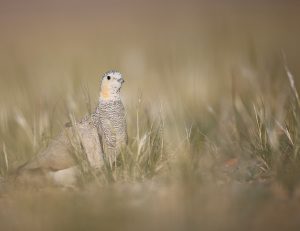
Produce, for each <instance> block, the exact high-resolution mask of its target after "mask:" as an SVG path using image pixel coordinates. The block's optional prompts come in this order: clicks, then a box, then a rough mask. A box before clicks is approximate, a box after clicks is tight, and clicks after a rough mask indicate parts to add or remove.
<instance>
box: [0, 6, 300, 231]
mask: <svg viewBox="0 0 300 231" xmlns="http://www.w3.org/2000/svg"><path fill="white" fill-rule="evenodd" d="M176 4H179V3H176ZM176 4H175V5H174V6H173V7H174V9H173V8H172V11H168V10H166V9H167V8H168V7H167V5H164V4H162V5H161V9H160V10H158V11H155V12H156V17H153V15H152V14H151V15H148V14H149V12H153V10H151V9H152V8H149V9H148V8H147V9H141V10H140V11H138V10H136V8H134V7H133V8H132V9H127V8H118V7H116V8H114V10H113V11H109V12H111V14H112V15H110V16H114V17H110V18H114V19H111V20H107V15H106V14H98V13H97V14H95V15H94V14H93V12H94V11H91V12H90V13H91V14H92V16H90V14H89V16H88V15H87V16H86V17H84V19H83V18H81V17H79V16H78V17H76V16H74V15H72V14H70V15H69V14H66V15H67V16H68V17H69V20H60V15H59V13H57V15H56V14H54V13H53V12H52V13H53V15H55V16H56V17H54V16H51V15H52V14H49V15H48V14H45V16H44V17H45V18H43V20H41V22H40V23H39V22H38V21H39V20H35V21H34V22H33V21H32V20H31V19H32V18H31V17H29V18H27V17H26V15H27V14H26V12H25V13H24V15H19V17H20V18H18V17H15V16H14V14H13V12H12V13H11V14H9V15H8V16H7V15H6V17H7V18H6V21H5V20H0V21H1V23H2V24H5V25H6V24H7V25H9V27H5V28H6V29H5V33H3V37H1V38H0V41H1V43H0V44H1V45H0V46H1V48H3V49H2V52H1V54H0V79H1V85H0V145H1V146H0V230H41V229H43V230H83V229H85V230H121V229H122V230H298V229H299V226H300V225H299V221H298V220H299V219H298V214H299V212H300V204H299V197H300V187H299V185H300V180H299V179H300V167H299V166H300V165H299V164H300V155H299V150H300V149H299V147H300V103H299V89H300V88H299V74H300V72H299V64H298V59H297V57H299V45H298V43H299V39H298V38H299V35H300V31H299V26H298V24H297V22H298V21H299V20H298V21H297V20H295V19H298V18H299V16H298V11H297V10H295V9H296V7H292V6H290V5H286V6H283V5H282V6H281V5H280V6H279V7H278V6H277V5H276V6H272V7H271V6H270V7H264V6H265V5H262V6H261V5H257V6H255V5H253V8H251V9H245V8H243V7H239V8H236V9H239V10H234V8H232V9H231V8H230V7H224V8H222V7H216V8H215V7H212V6H206V5H205V4H204V3H201V4H204V5H201V4H200V3H199V4H200V5H201V7H200V8H201V9H199V5H197V7H196V6H194V5H193V6H194V7H191V8H189V7H188V6H186V5H182V6H181V5H180V4H179V5H176ZM193 4H196V3H193ZM197 4H198V3H197ZM231 4H233V3H231ZM266 4H267V3H266ZM278 4H279V3H278ZM294 4H296V3H294ZM204 6H205V7H204ZM107 7H108V8H109V6H107ZM149 7H150V6H149ZM166 7H167V8H166ZM255 7H257V8H255ZM9 9H10V8H9ZM95 9H96V7H95ZM257 9H259V10H257ZM11 10H12V9H11ZM24 10H25V9H24ZM47 10H48V9H47ZM49 10H50V13H51V9H49ZM82 10H83V11H84V10H85V8H84V9H82ZM45 12H48V11H45ZM74 12H75V11H74ZM186 12H188V14H186ZM208 12H209V13H208ZM48 13H49V12H48ZM141 13H142V14H141ZM36 14H37V15H38V16H41V15H39V13H38V12H36ZM28 15H29V14H28ZM30 15H31V14H30ZM32 15H33V16H32V17H37V16H36V15H35V14H34V13H33V14H32ZM129 15H130V16H129ZM166 16H168V17H167V18H169V19H170V20H171V21H170V22H164V20H162V19H164V18H165V17H166ZM0 17H3V18H5V16H1V15H0ZM47 17H49V18H47ZM149 18H151V20H149ZM11 19H14V20H11ZM23 19H24V20H23ZM46 19H48V20H46ZM49 19H50V20H49ZM62 22H63V23H62ZM133 22H134V23H133ZM18 23H23V24H21V25H23V26H22V27H21V26H19V25H18ZM165 23H166V24H167V27H168V29H166V24H165ZM2 24H1V25H2ZM174 25H176V26H174ZM12 28H15V30H12ZM22 28H26V33H25V31H23V30H22ZM102 28H105V29H106V31H105V36H104V34H103V31H102ZM124 28H125V29H126V30H125V29H124ZM144 28H145V29H144ZM50 32H51V35H52V37H51V41H49V33H50ZM31 35H32V36H31ZM287 35H289V36H287ZM120 40H121V41H120ZM282 50H284V52H285V53H286V54H285V53H284V52H282ZM283 53H284V55H283ZM111 68H116V69H118V70H119V71H121V72H122V73H123V74H124V78H125V81H126V82H125V84H124V88H123V89H122V98H123V101H124V104H125V108H126V112H127V123H128V133H129V143H128V146H127V147H126V148H125V149H124V150H122V153H121V155H120V156H119V158H118V160H117V162H116V163H115V164H114V165H111V164H110V163H107V164H106V165H105V167H104V168H103V169H101V170H100V172H95V171H94V170H93V169H91V168H90V166H89V163H88V162H87V160H86V157H85V153H84V150H83V149H82V148H81V146H80V145H78V144H79V142H78V140H74V143H73V144H74V145H73V147H74V155H75V157H76V159H77V160H78V162H79V164H80V166H81V168H80V169H81V172H82V178H81V181H80V185H79V187H78V188H76V189H62V188H59V187H53V186H51V185H47V184H46V185H45V186H44V187H41V188H38V187H33V186H31V185H26V186H22V187H19V186H14V185H9V184H6V183H5V179H6V178H7V177H8V175H9V172H10V171H12V170H13V169H14V168H15V167H16V166H18V165H20V164H22V163H24V162H25V161H26V160H28V159H29V158H31V157H32V156H34V155H36V154H37V153H38V152H39V151H41V150H42V149H44V148H45V147H46V146H47V145H48V143H49V141H50V140H51V139H52V138H54V137H55V136H57V134H58V133H59V132H60V131H61V128H62V127H63V125H64V124H65V123H66V122H68V121H71V122H72V123H74V121H75V120H79V119H80V118H81V117H82V116H83V115H85V114H86V113H90V112H91V111H92V110H93V108H94V106H95V105H96V103H97V98H98V88H99V75H101V73H102V72H105V71H107V70H108V69H111ZM75 133H76V132H75ZM75 138H76V136H75Z"/></svg>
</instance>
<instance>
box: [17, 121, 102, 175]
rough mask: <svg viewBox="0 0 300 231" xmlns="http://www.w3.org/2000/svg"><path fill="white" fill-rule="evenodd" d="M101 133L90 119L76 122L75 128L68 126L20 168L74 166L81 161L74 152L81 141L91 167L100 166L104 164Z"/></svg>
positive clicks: (56, 169) (55, 169) (64, 167)
mask: <svg viewBox="0 0 300 231" xmlns="http://www.w3.org/2000/svg"><path fill="white" fill-rule="evenodd" d="M74 130H75V131H74ZM100 133H101V131H98V130H97V128H95V127H94V126H93V125H92V124H91V123H90V122H89V121H88V120H84V121H82V122H80V123H78V124H76V126H75V129H74V127H73V126H67V127H65V128H64V131H63V132H61V133H60V135H59V136H58V137H56V138H55V139H54V140H52V141H51V142H50V143H49V145H48V147H47V148H46V149H45V150H43V151H42V152H40V153H38V154H37V155H36V156H35V157H34V158H33V159H31V160H30V161H28V162H27V163H26V164H25V165H23V166H21V167H20V170H35V169H43V170H51V171H58V170H62V169H66V168H70V167H73V166H75V165H77V164H78V162H79V161H80V159H78V156H75V154H74V144H75V145H76V146H77V145H78V143H79V142H80V143H79V147H82V148H83V150H84V152H85V154H86V157H87V159H88V161H89V163H90V165H91V167H94V168H99V167H101V166H102V165H103V160H102V157H103V151H102V147H101V142H100V140H99V138H101V134H100ZM78 137H79V139H80V140H79V141H78V139H77V138H78ZM77 147H78V146H77Z"/></svg>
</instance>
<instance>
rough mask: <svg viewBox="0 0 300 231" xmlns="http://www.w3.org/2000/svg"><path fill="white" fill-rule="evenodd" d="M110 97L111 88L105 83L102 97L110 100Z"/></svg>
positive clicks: (101, 92)
mask: <svg viewBox="0 0 300 231" xmlns="http://www.w3.org/2000/svg"><path fill="white" fill-rule="evenodd" d="M110 97H111V94H110V89H109V87H108V85H106V84H104V85H103V86H102V88H101V91H100V98H102V99H104V100H108V99H110Z"/></svg>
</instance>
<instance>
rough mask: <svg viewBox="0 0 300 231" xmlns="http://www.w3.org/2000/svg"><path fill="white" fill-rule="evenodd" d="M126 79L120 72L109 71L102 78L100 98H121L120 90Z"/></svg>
mask: <svg viewBox="0 0 300 231" xmlns="http://www.w3.org/2000/svg"><path fill="white" fill-rule="evenodd" d="M124 82H125V81H124V79H123V77H122V75H121V73H120V72H117V71H108V72H106V73H105V74H104V75H103V77H102V80H101V87H100V99H101V100H118V99H120V90H121V87H122V84H123V83H124Z"/></svg>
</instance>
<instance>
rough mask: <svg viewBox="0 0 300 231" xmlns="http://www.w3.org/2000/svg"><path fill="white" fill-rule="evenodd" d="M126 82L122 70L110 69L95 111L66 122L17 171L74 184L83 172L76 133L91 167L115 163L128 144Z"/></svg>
mask: <svg viewBox="0 0 300 231" xmlns="http://www.w3.org/2000/svg"><path fill="white" fill-rule="evenodd" d="M123 83H124V80H123V78H122V75H121V74H120V73H119V72H117V71H109V72H106V73H105V74H104V75H103V77H102V79H101V84H100V96H99V102H98V105H97V107H96V109H95V111H94V112H93V113H92V114H91V115H86V116H85V117H84V118H83V119H82V120H81V121H79V122H75V123H73V124H70V123H69V124H66V126H65V127H64V130H63V131H62V132H61V133H60V134H59V135H58V137H56V138H55V139H54V140H52V141H51V142H50V143H49V145H48V146H47V148H46V149H45V150H43V151H42V152H40V153H38V154H37V155H36V156H35V157H34V158H33V159H31V160H29V161H28V162H27V163H25V164H24V165H22V166H21V167H19V169H18V171H17V172H18V174H17V175H18V176H20V178H22V177H24V178H26V179H28V176H29V178H31V177H32V176H33V175H36V174H40V175H41V174H42V175H43V176H46V177H47V179H50V180H51V181H53V182H54V183H56V184H60V185H68V184H70V185H72V184H74V183H75V182H76V179H77V176H78V173H79V168H78V161H76V158H74V154H72V147H73V146H74V144H72V140H74V136H75V134H76V135H77V137H78V136H79V138H80V146H81V147H82V148H83V149H84V152H85V153H86V156H87V159H88V162H89V164H90V166H91V167H93V168H95V169H97V168H101V167H102V166H103V165H104V163H105V161H106V160H107V161H108V162H109V163H112V162H113V161H114V160H115V159H116V157H117V155H118V154H119V153H120V150H121V148H122V147H123V146H125V145H126V144H127V125H126V118H125V109H124V106H123V103H122V101H121V97H120V89H121V87H122V84H123ZM72 145H73V146H72ZM73 151H74V149H73Z"/></svg>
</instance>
